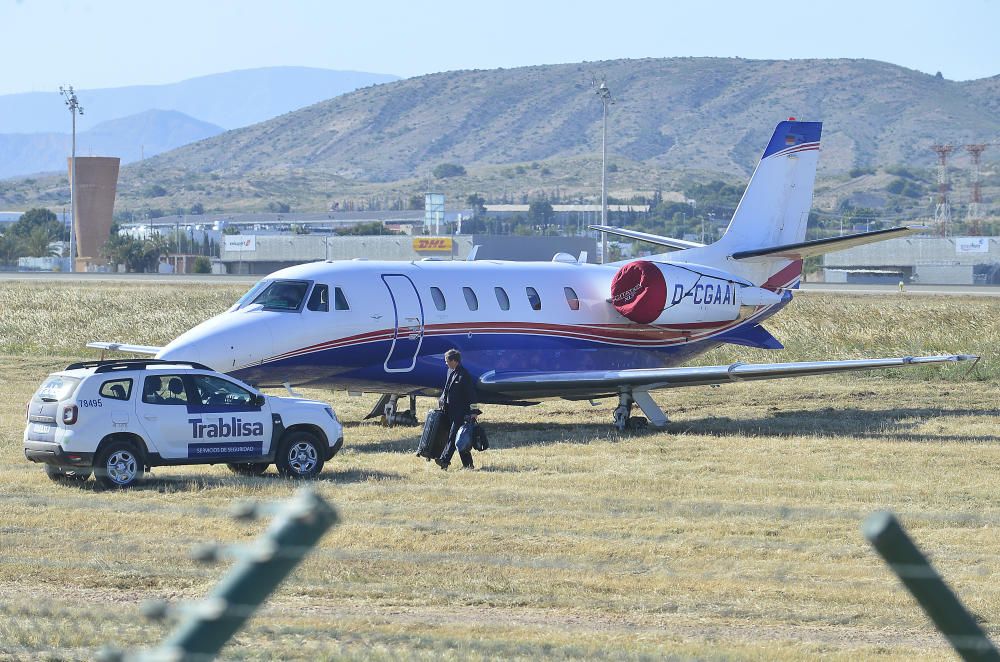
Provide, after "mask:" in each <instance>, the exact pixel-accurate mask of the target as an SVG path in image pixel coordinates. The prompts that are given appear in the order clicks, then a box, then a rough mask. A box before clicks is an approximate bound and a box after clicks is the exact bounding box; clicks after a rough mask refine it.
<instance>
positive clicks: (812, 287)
mask: <svg viewBox="0 0 1000 662" xmlns="http://www.w3.org/2000/svg"><path fill="white" fill-rule="evenodd" d="M261 278H262V276H257V275H254V276H217V275H212V274H83V273H79V274H69V273H52V272H16V271H0V281H47V280H48V281H73V280H78V281H81V282H94V283H96V282H102V281H111V282H116V283H149V282H155V283H157V284H162V285H190V284H191V283H204V284H217V285H222V284H226V285H240V284H242V285H248V286H249V285H252V284H253V283H256V282H257V281H258V280H260V279H261ZM801 291H802V292H804V293H812V292H823V293H827V292H828V293H840V294H899V286H898V285H855V284H847V283H803V285H802V290H801ZM904 294H943V295H949V296H984V297H996V296H1000V286H997V285H907V286H906V287H905V288H904Z"/></svg>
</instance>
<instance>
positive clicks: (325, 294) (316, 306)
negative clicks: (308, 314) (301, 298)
mask: <svg viewBox="0 0 1000 662" xmlns="http://www.w3.org/2000/svg"><path fill="white" fill-rule="evenodd" d="M306 308H308V309H309V310H315V311H319V312H324V313H326V312H329V311H330V288H328V287H327V286H326V285H320V284H319V283H317V284H316V287H314V288H313V291H312V294H310V295H309V303H307V304H306Z"/></svg>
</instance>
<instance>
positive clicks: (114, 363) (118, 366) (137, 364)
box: [66, 359, 212, 374]
mask: <svg viewBox="0 0 1000 662" xmlns="http://www.w3.org/2000/svg"><path fill="white" fill-rule="evenodd" d="M151 365H186V366H190V367H191V368H194V369H195V370H212V369H211V368H209V367H208V366H207V365H204V364H203V363H196V362H194V361H166V360H164V359H107V360H104V361H80V362H79V363H71V364H70V365H68V366H66V369H67V370H80V369H82V368H97V370H96V371H95V374H96V373H101V372H114V371H116V370H142V369H143V368H146V367H148V366H151Z"/></svg>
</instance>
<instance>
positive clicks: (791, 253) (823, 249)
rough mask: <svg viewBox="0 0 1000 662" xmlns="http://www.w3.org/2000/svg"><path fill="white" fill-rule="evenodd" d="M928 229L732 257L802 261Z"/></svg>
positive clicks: (916, 227)
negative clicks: (781, 258)
mask: <svg viewBox="0 0 1000 662" xmlns="http://www.w3.org/2000/svg"><path fill="white" fill-rule="evenodd" d="M926 231H927V228H926V227H924V226H922V225H910V226H903V227H898V228H890V229H888V230H874V231H872V232H860V233H858V234H848V235H844V236H843V237H830V238H828V239H813V240H812V241H802V242H799V243H796V244H784V245H783V246H771V247H769V248H755V249H753V250H748V251H737V252H735V253H733V254H732V255H731V256H730V257H732V258H733V259H734V260H754V259H773V258H776V257H783V258H787V259H789V260H801V259H803V258H807V257H812V256H814V255H823V254H825V253H832V252H834V251H842V250H844V249H847V248H853V247H854V246H863V245H864V244H871V243H874V242H876V241H885V240H886V239H894V238H896V237H906V236H908V235H911V234H918V233H920V232H926Z"/></svg>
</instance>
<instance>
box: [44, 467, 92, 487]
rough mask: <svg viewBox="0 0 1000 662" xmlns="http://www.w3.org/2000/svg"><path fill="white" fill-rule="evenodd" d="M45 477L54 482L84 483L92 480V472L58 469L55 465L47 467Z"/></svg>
mask: <svg viewBox="0 0 1000 662" xmlns="http://www.w3.org/2000/svg"><path fill="white" fill-rule="evenodd" d="M45 475H46V476H48V477H49V480H54V481H59V482H62V481H74V482H76V481H79V482H81V483H82V482H83V481H85V480H87V479H88V478H90V470H88V469H78V468H76V467H74V468H70V467H58V466H56V465H54V464H46V465H45Z"/></svg>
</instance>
